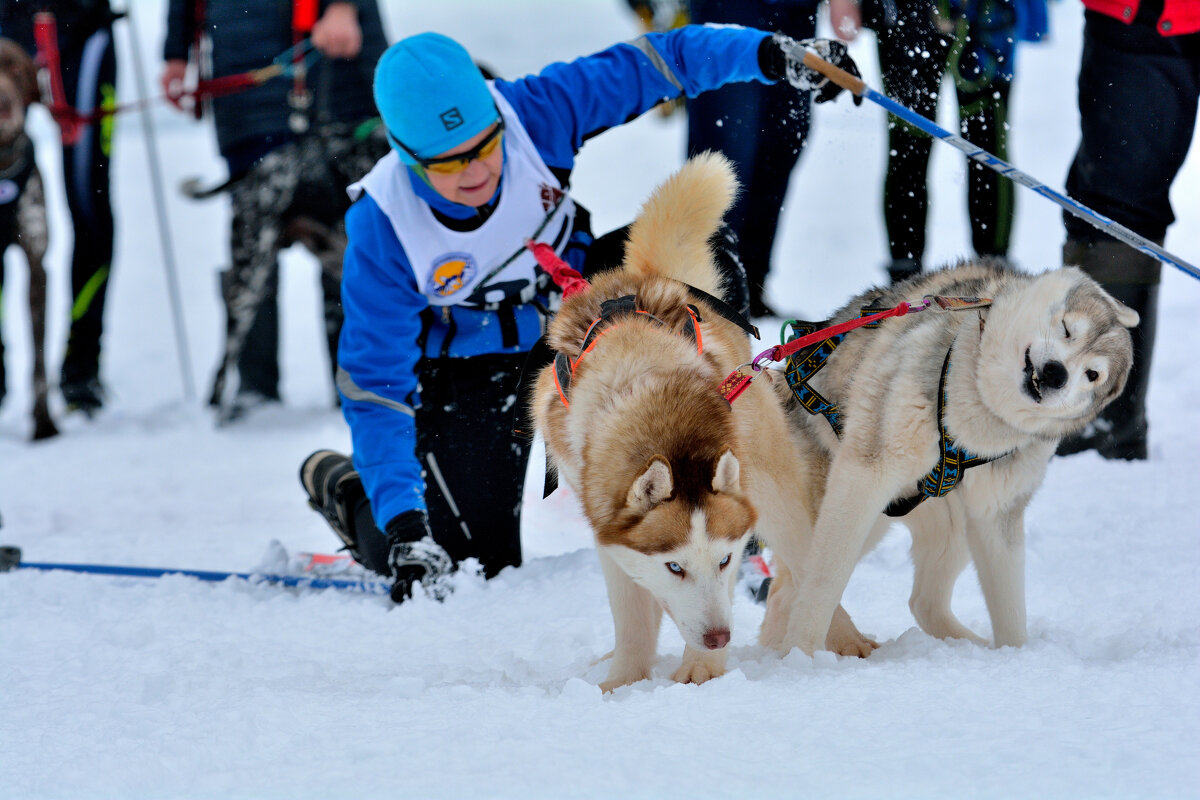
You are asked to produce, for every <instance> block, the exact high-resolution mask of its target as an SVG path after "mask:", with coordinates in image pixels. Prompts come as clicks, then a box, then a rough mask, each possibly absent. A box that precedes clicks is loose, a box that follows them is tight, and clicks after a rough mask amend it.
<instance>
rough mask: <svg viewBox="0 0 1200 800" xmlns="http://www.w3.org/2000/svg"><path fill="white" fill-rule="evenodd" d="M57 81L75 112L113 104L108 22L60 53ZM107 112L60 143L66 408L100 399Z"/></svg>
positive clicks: (106, 266)
mask: <svg viewBox="0 0 1200 800" xmlns="http://www.w3.org/2000/svg"><path fill="white" fill-rule="evenodd" d="M62 74H63V86H64V89H65V91H66V95H67V97H68V98H70V101H71V102H73V103H74V104H75V107H76V109H77V110H78V111H80V112H81V113H84V114H86V113H89V112H91V111H93V110H98V109H104V108H109V109H111V108H113V107H115V105H116V74H117V65H116V56H115V53H114V49H113V41H112V29H111V28H108V27H104V28H101V29H100V30H98V31H96V32H95V33H94V34H92V36H90V37H89V38H88V39H87V40H86V41H85V42H84V44H83V48H82V49H81V50H80V51H78V52H64V53H62ZM112 125H113V118H112V117H111V116H106V117H104V118H102V119H101V120H100V121H98V122H96V123H93V124H91V125H87V126H85V127H83V129H82V131H81V133H80V137H79V140H78V141H77V142H75V143H74V144H73V145H70V146H68V145H64V146H63V178H64V182H65V184H66V190H67V205H68V207H69V208H70V211H71V223H72V225H73V226H74V231H75V245H74V251H73V253H72V256H71V325H70V332H69V335H68V338H67V351H66V355H65V356H64V358H63V364H62V372H61V375H60V379H59V388H60V389H61V391H62V393H63V398H64V399H65V400H66V402H67V405H68V406H69V407H71V408H77V409H79V410H82V411H85V412H87V413H89V414H90V413H94V412H95V411H96V410H98V409H99V408H100V407H101V406H102V405H103V403H104V393H103V388H102V386H101V384H100V339H101V336H102V334H103V331H104V327H103V315H104V303H105V299H106V296H107V293H108V282H109V273H110V271H111V269H112V257H113V214H112V205H111V201H110V195H109V158H110V156H111V152H112Z"/></svg>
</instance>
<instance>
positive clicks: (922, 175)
mask: <svg viewBox="0 0 1200 800" xmlns="http://www.w3.org/2000/svg"><path fill="white" fill-rule="evenodd" d="M896 11H897V20H896V22H895V24H893V25H891V26H890V27H889V28H887V29H886V30H883V31H876V34H877V36H878V43H879V66H880V69H881V71H882V73H883V88H884V92H885V93H886V94H887V96H888V97H890V98H892V99H893V100H895V101H897V102H898V103H900V104H902V105H904V106H907V107H908V108H911V109H912V110H913V111H915V112H917V113H918V114H920V115H922V116H924V117H927V118H929V119H936V118H937V102H938V92H939V89H940V87H941V82H942V76H943V75H944V74H945V65H946V57H947V55H948V54H949V52H950V40H949V38H948V37H947V35H946V34H944V33H943V32H942V31H941V30H940V29H939V27H938V25H937V19H936V17H935V11H934V2H933V0H897V2H896ZM932 147H933V140H932V139H931V138H930V137H929V136H928V135H927V134H925V133H924V132H923V131H921V130H920V129H918V128H916V127H913V126H911V125H909V124H908V123H906V122H904V121H903V120H901V119H899V118H897V117H894V116H888V160H887V169H886V172H885V174H884V183H883V219H884V226H885V228H886V230H887V237H888V250H889V253H890V255H891V263H890V264H889V265H888V267H887V272H888V277H889V279H890V280H891V282H892V283H898V282H899V281H902V280H904V279H905V278H909V277H911V276H913V275H916V274H917V273H918V272H920V271H921V268H922V259H923V258H924V257H925V228H926V224H927V217H928V213H929V190H928V187H927V186H926V172H927V170H928V167H929V154H930V150H931V149H932Z"/></svg>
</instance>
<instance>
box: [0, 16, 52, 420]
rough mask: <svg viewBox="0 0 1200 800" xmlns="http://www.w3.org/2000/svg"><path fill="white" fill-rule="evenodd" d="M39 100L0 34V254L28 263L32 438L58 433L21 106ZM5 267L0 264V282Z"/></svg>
mask: <svg viewBox="0 0 1200 800" xmlns="http://www.w3.org/2000/svg"><path fill="white" fill-rule="evenodd" d="M37 100H38V84H37V71H36V69H35V68H34V65H33V61H32V60H31V59H30V58H29V56H28V55H26V53H25V51H24V50H22V49H21V48H20V46H18V45H17V44H15V43H13V42H11V41H9V40H8V39H0V257H3V254H4V251H6V250H7V249H8V247H9V245H13V244H16V245H18V246H19V247H20V248H21V249H22V250H23V251H25V260H26V261H28V262H29V319H30V323H31V325H32V327H33V438H34V439H47V438H49V437H51V436H54V435H56V434H57V433H58V429H57V428H56V427H55V426H54V420H52V419H51V418H50V409H49V407H48V405H47V395H48V393H49V392H48V387H47V384H46V347H45V345H46V270H45V267H44V266H43V263H42V260H43V258H45V255H46V247H47V245H48V244H49V238H50V236H49V227H48V225H47V223H46V194H45V191H44V189H43V187H42V176H41V174H40V173H39V172H38V168H37V163H36V161H34V157H33V142H32V141H31V140H30V138H29V136H28V135H27V134H26V133H25V111H26V109H28V108H29V105H30V104H31V103H35V102H37ZM3 279H4V271H3V266H2V265H0V287H2V286H3ZM3 352H4V343H3V340H0V400H2V399H3V398H4V394H5V388H6V387H5V374H4V360H3Z"/></svg>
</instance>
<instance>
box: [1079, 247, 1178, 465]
mask: <svg viewBox="0 0 1200 800" xmlns="http://www.w3.org/2000/svg"><path fill="white" fill-rule="evenodd" d="M1063 263H1064V264H1068V265H1072V264H1076V265H1079V266H1080V267H1082V268H1083V270H1084V271H1085V272H1087V273H1088V274H1090V275H1091V276H1092V277H1093V278H1095V279H1096V280H1097V281H1098V282H1099V283H1100V285H1102V286H1103V287H1104V290H1105V291H1106V292H1108V293H1109V294H1111V295H1112V296H1113V297H1115V298H1116V299H1117V300H1120V301H1121V302H1122V303H1124V304H1125V305H1127V306H1129V307H1130V308H1132V309H1133V310H1134V311H1136V312H1137V313H1138V315H1139V316H1140V317H1141V320H1140V321H1139V322H1138V325H1137V327H1136V328H1134V329H1133V330H1131V331H1130V332H1129V333H1130V335H1131V336H1132V337H1133V368H1132V369H1131V370H1130V372H1129V380H1128V381H1126V383H1125V390H1124V391H1123V392H1122V393H1121V394H1120V396H1118V397H1117V399H1116V400H1113V401H1112V403H1110V404H1109V405H1108V407H1107V408H1105V409H1104V411H1102V412H1101V413H1100V416H1099V417H1097V418H1096V419H1095V420H1093V421H1092V422H1091V423H1090V424H1089V425H1088V426H1087V427H1086V428H1085V429H1084V430H1083V431H1081V432H1080V433H1078V434H1075V435H1073V436H1068V437H1066V438H1065V439H1063V440H1062V441H1061V442H1059V445H1058V450H1057V454H1058V455H1060V456H1068V455H1072V454H1074V453H1081V452H1083V451H1084V450H1095V451H1096V452H1098V453H1099V454H1100V455H1101V456H1102V457H1104V458H1108V459H1124V460H1126V461H1144V460H1145V459H1146V458H1147V457H1148V455H1149V450H1148V445H1147V434H1148V432H1149V423H1148V421H1147V419H1146V394H1147V390H1148V389H1149V386H1150V364H1151V356H1152V355H1153V351H1154V332H1155V328H1156V326H1157V325H1158V286H1159V277H1160V274H1161V271H1162V265H1161V264H1160V263H1159V262H1158V261H1156V260H1155V259H1154V258H1152V257H1150V256H1148V255H1145V254H1143V253H1141V252H1138V251H1137V250H1134V249H1133V248H1132V247H1129V246H1128V245H1125V244H1123V243H1121V242H1116V241H1111V242H1109V241H1105V242H1092V243H1085V242H1079V241H1068V242H1067V244H1066V245H1065V246H1064V247H1063Z"/></svg>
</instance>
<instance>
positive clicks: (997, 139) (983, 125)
mask: <svg viewBox="0 0 1200 800" xmlns="http://www.w3.org/2000/svg"><path fill="white" fill-rule="evenodd" d="M1011 89H1012V83H1011V82H1009V81H1006V80H1001V79H996V80H993V81H991V82H989V83H987V84H985V85H983V86H981V87H978V88H976V87H968V88H963V87H962V86H960V87H959V88H958V116H959V128H960V131H961V133H962V137H963V138H964V139H966V140H967V141H968V142H970V143H971V144H974V145H977V146H979V147H982V148H983V149H984V150H987V151H988V152H989V153H991V154H992V155H994V156H996V157H997V158H1000V159H1003V160H1005V161H1007V160H1008V96H1009V92H1010V90H1011ZM1014 194H1015V192H1014V190H1013V182H1012V181H1011V180H1009V179H1008V178H1006V177H1004V176H1003V175H1000V174H999V173H998V172H996V171H995V170H992V169H989V168H988V167H985V166H983V165H982V164H979V163H976V162H974V161H968V162H967V215H968V217H970V221H971V247H972V248H973V249H974V250H975V253H976V255H980V256H998V257H1000V258H1007V257H1008V248H1009V245H1010V243H1011V242H1012V229H1013V219H1014V217H1015V216H1016V209H1015V208H1014Z"/></svg>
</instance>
